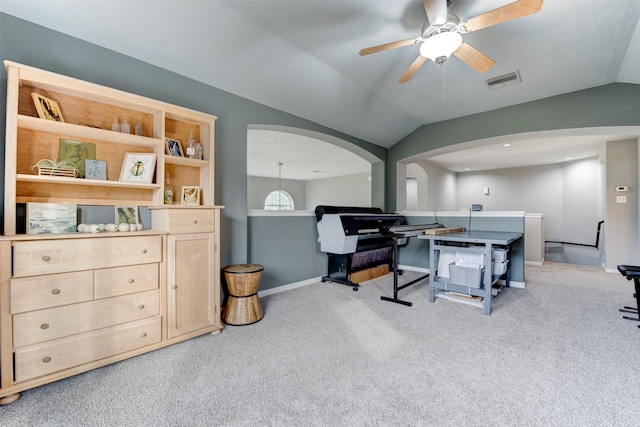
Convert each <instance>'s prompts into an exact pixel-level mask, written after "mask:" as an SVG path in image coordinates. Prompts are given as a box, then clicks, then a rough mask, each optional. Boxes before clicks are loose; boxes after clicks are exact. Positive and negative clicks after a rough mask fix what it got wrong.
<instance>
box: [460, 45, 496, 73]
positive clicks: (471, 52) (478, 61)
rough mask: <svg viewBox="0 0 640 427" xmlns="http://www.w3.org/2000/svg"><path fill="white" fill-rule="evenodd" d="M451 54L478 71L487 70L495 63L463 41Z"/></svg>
mask: <svg viewBox="0 0 640 427" xmlns="http://www.w3.org/2000/svg"><path fill="white" fill-rule="evenodd" d="M453 54H454V55H455V56H456V58H458V59H459V60H461V61H462V62H464V63H465V64H467V65H468V66H469V67H471V68H473V69H474V70H475V71H476V72H478V73H484V72H486V71H489V70H490V69H491V68H492V67H493V66H494V65H495V64H496V61H494V60H493V59H491V58H489V57H488V56H487V55H485V54H484V53H482V52H480V51H479V50H477V49H476V48H474V47H471V46H469V45H468V44H467V43H464V42H463V43H462V45H460V47H459V48H458V50H456V51H455V52H453Z"/></svg>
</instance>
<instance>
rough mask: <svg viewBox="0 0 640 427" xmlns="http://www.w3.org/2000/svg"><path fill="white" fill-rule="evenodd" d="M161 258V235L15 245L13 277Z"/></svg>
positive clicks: (18, 243)
mask: <svg viewBox="0 0 640 427" xmlns="http://www.w3.org/2000/svg"><path fill="white" fill-rule="evenodd" d="M161 257H162V237H161V236H130V237H107V238H95V239H61V240H38V241H28V242H14V243H13V276H14V277H23V276H35V275H40V274H51V273H66V272H71V271H81V270H93V269H96V268H108V267H118V266H122V265H135V264H147V263H152V262H160V260H161Z"/></svg>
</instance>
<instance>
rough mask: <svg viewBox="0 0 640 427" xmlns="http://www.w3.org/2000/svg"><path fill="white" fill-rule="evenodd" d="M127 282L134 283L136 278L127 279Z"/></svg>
mask: <svg viewBox="0 0 640 427" xmlns="http://www.w3.org/2000/svg"><path fill="white" fill-rule="evenodd" d="M127 282H129V283H133V282H135V280H133V278H130V279H129V280H127Z"/></svg>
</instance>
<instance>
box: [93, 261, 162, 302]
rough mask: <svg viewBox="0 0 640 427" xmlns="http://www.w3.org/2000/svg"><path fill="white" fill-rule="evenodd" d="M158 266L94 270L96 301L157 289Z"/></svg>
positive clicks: (147, 265)
mask: <svg viewBox="0 0 640 427" xmlns="http://www.w3.org/2000/svg"><path fill="white" fill-rule="evenodd" d="M158 269H159V267H158V264H144V265H133V266H130V267H119V268H106V269H103V270H96V272H95V275H96V276H95V277H96V292H95V295H96V299H100V298H108V297H113V296H116V295H125V294H132V293H135V292H142V291H150V290H152V289H158Z"/></svg>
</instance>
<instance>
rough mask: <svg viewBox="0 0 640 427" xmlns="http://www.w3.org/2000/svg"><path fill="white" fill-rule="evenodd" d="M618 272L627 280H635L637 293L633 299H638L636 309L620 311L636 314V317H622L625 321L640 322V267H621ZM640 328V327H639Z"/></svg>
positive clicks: (627, 308)
mask: <svg viewBox="0 0 640 427" xmlns="http://www.w3.org/2000/svg"><path fill="white" fill-rule="evenodd" d="M618 271H619V272H620V274H622V275H623V276H624V277H626V278H627V280H631V279H633V283H634V285H635V289H636V293H635V294H633V297H634V298H635V299H636V306H635V307H628V306H624V308H619V309H618V310H619V311H621V312H623V313H631V314H635V315H636V316H635V317H631V316H622V318H623V319H627V320H635V321H636V322H640V313H639V312H638V308H640V267H638V266H634V265H619V266H618ZM638 328H640V325H638Z"/></svg>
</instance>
